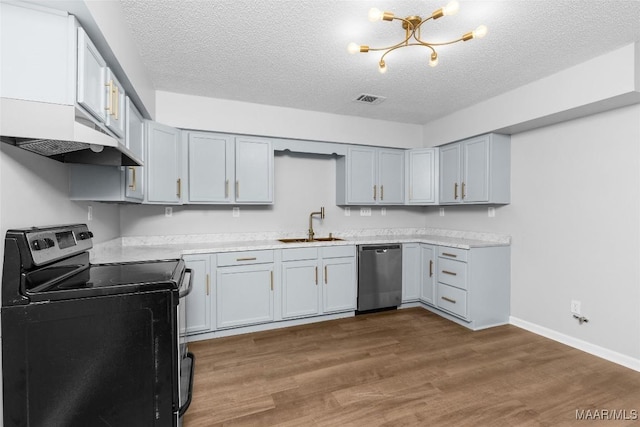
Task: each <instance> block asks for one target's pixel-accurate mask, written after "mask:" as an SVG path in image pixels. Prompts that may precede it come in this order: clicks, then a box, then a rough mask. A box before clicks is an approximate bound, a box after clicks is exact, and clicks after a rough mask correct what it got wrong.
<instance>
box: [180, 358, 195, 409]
mask: <svg viewBox="0 0 640 427" xmlns="http://www.w3.org/2000/svg"><path fill="white" fill-rule="evenodd" d="M184 358H185V359H187V358H189V359H191V368H190V369H189V393H188V394H187V401H186V402H184V405H182V406H181V407H180V409H179V410H178V417H182V416H183V415H184V413H185V412H187V409H189V405H191V395H192V394H193V371H194V370H195V366H196V357H195V356H194V355H193V353H191V352H188V353H187V355H186V356H185V357H184Z"/></svg>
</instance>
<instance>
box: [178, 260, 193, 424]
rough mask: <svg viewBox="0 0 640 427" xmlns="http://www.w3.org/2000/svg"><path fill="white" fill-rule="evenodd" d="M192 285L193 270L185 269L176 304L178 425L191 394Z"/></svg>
mask: <svg viewBox="0 0 640 427" xmlns="http://www.w3.org/2000/svg"><path fill="white" fill-rule="evenodd" d="M192 286H193V272H192V270H191V269H189V268H187V269H185V274H184V276H183V279H182V283H181V284H180V289H179V294H178V296H179V300H178V306H177V316H176V319H177V331H178V334H177V361H178V363H177V371H178V402H179V405H178V408H179V409H178V412H177V418H178V423H177V424H178V425H179V426H180V425H182V416H183V415H184V413H185V412H186V411H187V409H188V408H189V405H190V404H191V394H192V390H193V371H194V368H195V358H194V355H193V353H190V352H189V351H188V349H187V307H186V301H187V298H186V297H187V295H189V293H190V292H191V288H192Z"/></svg>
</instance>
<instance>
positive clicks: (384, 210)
mask: <svg viewBox="0 0 640 427" xmlns="http://www.w3.org/2000/svg"><path fill="white" fill-rule="evenodd" d="M380 215H382V216H387V208H380Z"/></svg>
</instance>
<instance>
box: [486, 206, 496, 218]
mask: <svg viewBox="0 0 640 427" xmlns="http://www.w3.org/2000/svg"><path fill="white" fill-rule="evenodd" d="M487 215H488V216H489V218H494V217H495V216H496V208H494V207H493V206H491V207H489V209H487Z"/></svg>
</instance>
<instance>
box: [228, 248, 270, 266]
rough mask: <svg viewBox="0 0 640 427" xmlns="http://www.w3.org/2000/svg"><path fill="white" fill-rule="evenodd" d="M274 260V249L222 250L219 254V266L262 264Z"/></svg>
mask: <svg viewBox="0 0 640 427" xmlns="http://www.w3.org/2000/svg"><path fill="white" fill-rule="evenodd" d="M266 262H273V251H272V250H264V251H244V252H222V253H219V254H218V267H224V266H227V265H245V264H262V263H266Z"/></svg>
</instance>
